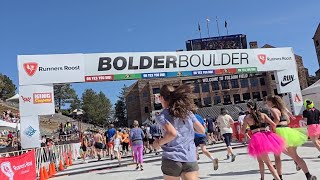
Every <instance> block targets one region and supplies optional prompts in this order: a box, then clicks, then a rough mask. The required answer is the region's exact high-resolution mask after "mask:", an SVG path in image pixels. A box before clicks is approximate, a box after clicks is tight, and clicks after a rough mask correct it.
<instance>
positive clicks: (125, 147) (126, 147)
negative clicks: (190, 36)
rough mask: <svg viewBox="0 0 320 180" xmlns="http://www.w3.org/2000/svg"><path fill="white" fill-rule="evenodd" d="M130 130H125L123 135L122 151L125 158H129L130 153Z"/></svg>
mask: <svg viewBox="0 0 320 180" xmlns="http://www.w3.org/2000/svg"><path fill="white" fill-rule="evenodd" d="M127 131H128V130H124V131H123V134H122V140H121V142H122V151H123V153H124V155H125V156H127V153H128V152H129V141H130V139H129V134H128V132H127Z"/></svg>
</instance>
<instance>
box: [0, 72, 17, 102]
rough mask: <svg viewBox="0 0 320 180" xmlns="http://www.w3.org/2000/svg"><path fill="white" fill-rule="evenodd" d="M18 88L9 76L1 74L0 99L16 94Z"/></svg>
mask: <svg viewBox="0 0 320 180" xmlns="http://www.w3.org/2000/svg"><path fill="white" fill-rule="evenodd" d="M16 90H17V87H16V85H14V84H13V82H12V80H11V79H10V78H9V77H8V76H6V75H4V74H0V99H2V100H5V99H8V98H10V97H12V96H14V95H15V93H16Z"/></svg>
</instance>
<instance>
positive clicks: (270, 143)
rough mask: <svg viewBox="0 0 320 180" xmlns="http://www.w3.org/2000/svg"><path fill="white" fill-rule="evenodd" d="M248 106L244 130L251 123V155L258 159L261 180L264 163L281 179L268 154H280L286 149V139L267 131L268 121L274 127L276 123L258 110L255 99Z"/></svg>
mask: <svg viewBox="0 0 320 180" xmlns="http://www.w3.org/2000/svg"><path fill="white" fill-rule="evenodd" d="M247 107H248V111H249V115H247V116H246V117H245V119H244V122H243V126H242V132H244V133H245V132H246V130H247V128H246V127H247V125H249V126H250V129H251V131H252V133H253V135H252V138H251V140H250V143H249V145H248V151H249V155H251V156H253V157H255V158H257V160H258V163H259V169H260V175H261V180H264V174H265V173H264V164H266V165H267V166H268V168H269V170H270V172H271V174H272V175H273V177H274V178H275V179H277V180H280V177H279V174H278V173H277V171H276V169H275V168H274V167H273V165H272V162H271V161H270V159H269V156H268V154H269V153H274V154H277V155H280V154H281V152H282V151H283V150H284V149H285V141H284V139H283V138H281V137H280V136H278V135H277V134H275V133H272V132H270V131H266V129H265V128H266V127H267V124H266V123H268V124H270V125H271V127H272V128H275V126H276V124H275V123H274V122H273V121H272V120H271V119H270V118H269V117H268V116H267V115H266V114H264V113H260V112H259V111H258V110H257V104H256V103H255V102H254V101H249V102H248V103H247Z"/></svg>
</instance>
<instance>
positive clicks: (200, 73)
mask: <svg viewBox="0 0 320 180" xmlns="http://www.w3.org/2000/svg"><path fill="white" fill-rule="evenodd" d="M214 74H215V72H214V70H201V71H193V72H192V75H193V76H205V75H214Z"/></svg>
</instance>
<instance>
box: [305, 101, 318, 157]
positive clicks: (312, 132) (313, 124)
mask: <svg viewBox="0 0 320 180" xmlns="http://www.w3.org/2000/svg"><path fill="white" fill-rule="evenodd" d="M304 106H305V107H306V110H304V111H303V118H304V120H305V121H307V125H308V136H309V137H310V139H311V141H312V142H313V144H314V145H315V146H316V148H317V149H318V151H320V142H319V135H320V124H319V120H320V111H319V110H318V109H316V108H315V107H314V103H313V102H312V101H311V100H309V99H308V100H305V102H304ZM318 158H320V156H318Z"/></svg>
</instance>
